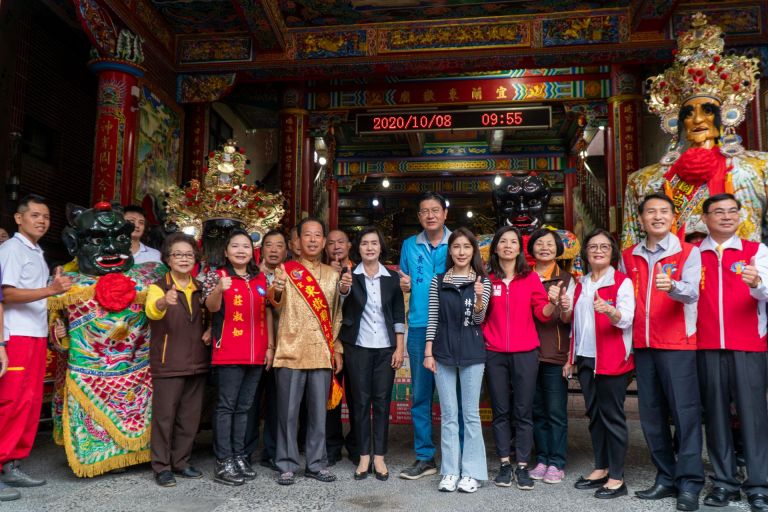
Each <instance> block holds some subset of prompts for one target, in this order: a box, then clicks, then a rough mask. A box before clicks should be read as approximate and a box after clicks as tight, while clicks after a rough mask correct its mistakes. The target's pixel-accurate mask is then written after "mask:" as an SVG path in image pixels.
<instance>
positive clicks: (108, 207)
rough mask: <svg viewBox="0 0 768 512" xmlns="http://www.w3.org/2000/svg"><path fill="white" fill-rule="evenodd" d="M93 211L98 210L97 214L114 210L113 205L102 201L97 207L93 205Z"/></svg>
mask: <svg viewBox="0 0 768 512" xmlns="http://www.w3.org/2000/svg"><path fill="white" fill-rule="evenodd" d="M93 209H94V210H96V211H97V212H108V211H110V210H112V205H111V204H109V203H108V202H106V201H100V202H98V203H96V204H95V205H93Z"/></svg>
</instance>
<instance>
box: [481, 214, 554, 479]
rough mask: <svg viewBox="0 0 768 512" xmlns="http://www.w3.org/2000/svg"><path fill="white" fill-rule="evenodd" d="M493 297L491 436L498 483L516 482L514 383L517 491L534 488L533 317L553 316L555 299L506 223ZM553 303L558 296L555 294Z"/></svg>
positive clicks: (495, 262)
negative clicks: (531, 472) (530, 469)
mask: <svg viewBox="0 0 768 512" xmlns="http://www.w3.org/2000/svg"><path fill="white" fill-rule="evenodd" d="M490 253H491V257H490V267H491V274H490V276H489V277H490V280H491V286H492V293H491V301H490V304H489V305H488V313H487V315H486V317H485V322H484V323H483V335H484V336H485V348H486V350H487V361H486V364H485V368H486V370H485V372H486V376H487V379H488V391H489V393H490V395H491V407H492V409H493V437H494V440H495V441H496V452H497V453H498V455H499V458H500V460H501V467H500V469H499V474H498V475H497V476H496V480H495V483H496V485H498V486H501V487H509V486H511V485H512V463H511V462H510V452H511V446H510V439H511V438H512V432H511V425H512V422H511V420H510V410H509V405H510V404H509V402H510V385H511V387H512V389H513V390H514V396H515V400H514V402H515V403H514V411H513V412H512V414H513V416H514V423H515V455H516V462H517V467H516V468H515V470H514V471H515V478H517V487H518V489H524V490H530V489H533V479H531V477H530V475H529V474H528V462H529V461H530V458H531V448H532V446H533V397H534V394H535V392H536V376H537V373H538V368H539V336H538V334H537V333H536V326H535V325H534V321H533V317H534V315H535V316H536V317H537V318H538V319H539V320H541V321H543V322H545V321H547V320H549V318H550V317H551V316H552V314H553V313H554V312H555V305H554V303H553V301H550V300H548V296H547V292H546V291H545V290H544V286H543V285H542V284H541V280H540V279H539V276H538V275H537V274H536V273H535V272H531V269H530V267H529V266H528V263H527V262H526V260H525V254H524V253H523V249H522V238H521V237H520V232H519V231H517V229H515V228H514V227H512V226H505V227H503V228H501V229H499V230H498V231H496V234H495V235H494V237H493V241H492V242H491V248H490ZM553 296H554V297H555V301H556V300H557V294H556V293H555V292H553Z"/></svg>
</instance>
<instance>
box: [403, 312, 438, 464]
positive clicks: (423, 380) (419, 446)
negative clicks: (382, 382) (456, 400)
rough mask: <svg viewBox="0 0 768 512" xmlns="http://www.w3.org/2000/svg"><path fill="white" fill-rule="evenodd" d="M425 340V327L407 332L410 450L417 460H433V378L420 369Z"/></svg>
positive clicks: (422, 361) (429, 373)
mask: <svg viewBox="0 0 768 512" xmlns="http://www.w3.org/2000/svg"><path fill="white" fill-rule="evenodd" d="M426 339H427V328H426V327H409V328H408V360H409V364H410V367H411V421H413V447H414V451H415V452H416V459H418V460H431V459H434V458H435V444H434V443H433V442H432V395H434V393H435V378H434V375H433V373H432V372H431V371H429V370H427V369H426V368H424V346H425V345H426V343H427V341H426Z"/></svg>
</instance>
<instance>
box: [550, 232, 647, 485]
mask: <svg viewBox="0 0 768 512" xmlns="http://www.w3.org/2000/svg"><path fill="white" fill-rule="evenodd" d="M619 255H620V251H619V246H618V244H617V243H616V240H614V238H613V237H612V236H611V234H610V233H608V232H607V231H605V230H603V229H595V230H594V231H592V232H591V233H589V234H588V235H587V236H586V238H585V239H584V242H583V243H582V245H581V258H582V261H584V262H586V269H587V274H586V275H585V276H584V277H583V278H582V279H581V282H579V284H577V285H576V290H575V291H574V295H573V300H572V301H571V299H570V297H564V298H563V299H561V307H562V308H563V309H564V310H566V311H567V313H566V317H567V316H571V315H572V316H573V325H572V330H571V350H570V354H569V359H568V364H567V365H566V366H565V367H564V369H563V372H564V374H565V376H566V377H567V378H571V376H572V371H573V369H572V365H575V366H576V368H577V372H578V377H579V383H580V384H581V391H582V393H583V395H584V403H585V405H586V407H587V416H588V417H589V434H590V436H591V437H592V449H593V450H594V452H595V469H594V470H593V471H592V473H591V474H590V475H589V476H588V477H587V478H584V477H579V479H578V480H577V481H576V484H575V487H576V488H577V489H597V491H595V498H602V499H610V498H618V497H619V496H626V495H627V486H626V484H625V483H624V459H625V458H626V455H627V446H628V443H629V431H628V430H627V418H626V416H625V414H624V398H625V396H626V394H627V383H628V381H629V377H630V373H631V372H632V370H633V369H634V367H635V363H634V359H633V357H632V320H633V319H634V316H635V295H634V289H633V288H632V281H631V280H630V279H629V278H628V277H627V276H626V275H624V274H622V273H621V272H619V271H617V270H616V269H615V266H616V265H617V264H618V262H619ZM571 305H573V308H572V309H571Z"/></svg>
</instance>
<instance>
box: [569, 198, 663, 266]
mask: <svg viewBox="0 0 768 512" xmlns="http://www.w3.org/2000/svg"><path fill="white" fill-rule="evenodd" d="M664 197H666V196H664ZM598 235H603V236H604V237H606V238H607V239H608V240H610V241H611V266H612V267H613V268H616V267H617V266H618V265H619V257H620V256H621V251H620V249H619V244H618V242H616V239H615V238H614V237H613V235H612V234H611V233H610V232H609V231H607V230H605V229H603V228H596V229H593V230H592V231H590V232H589V233H587V236H585V237H584V240H583V241H582V242H581V261H582V264H583V265H584V272H585V273H587V272H589V271H590V270H592V269H591V268H590V266H589V260H588V259H587V253H588V251H587V245H588V244H589V241H590V240H592V239H593V238H595V237H596V236H598Z"/></svg>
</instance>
